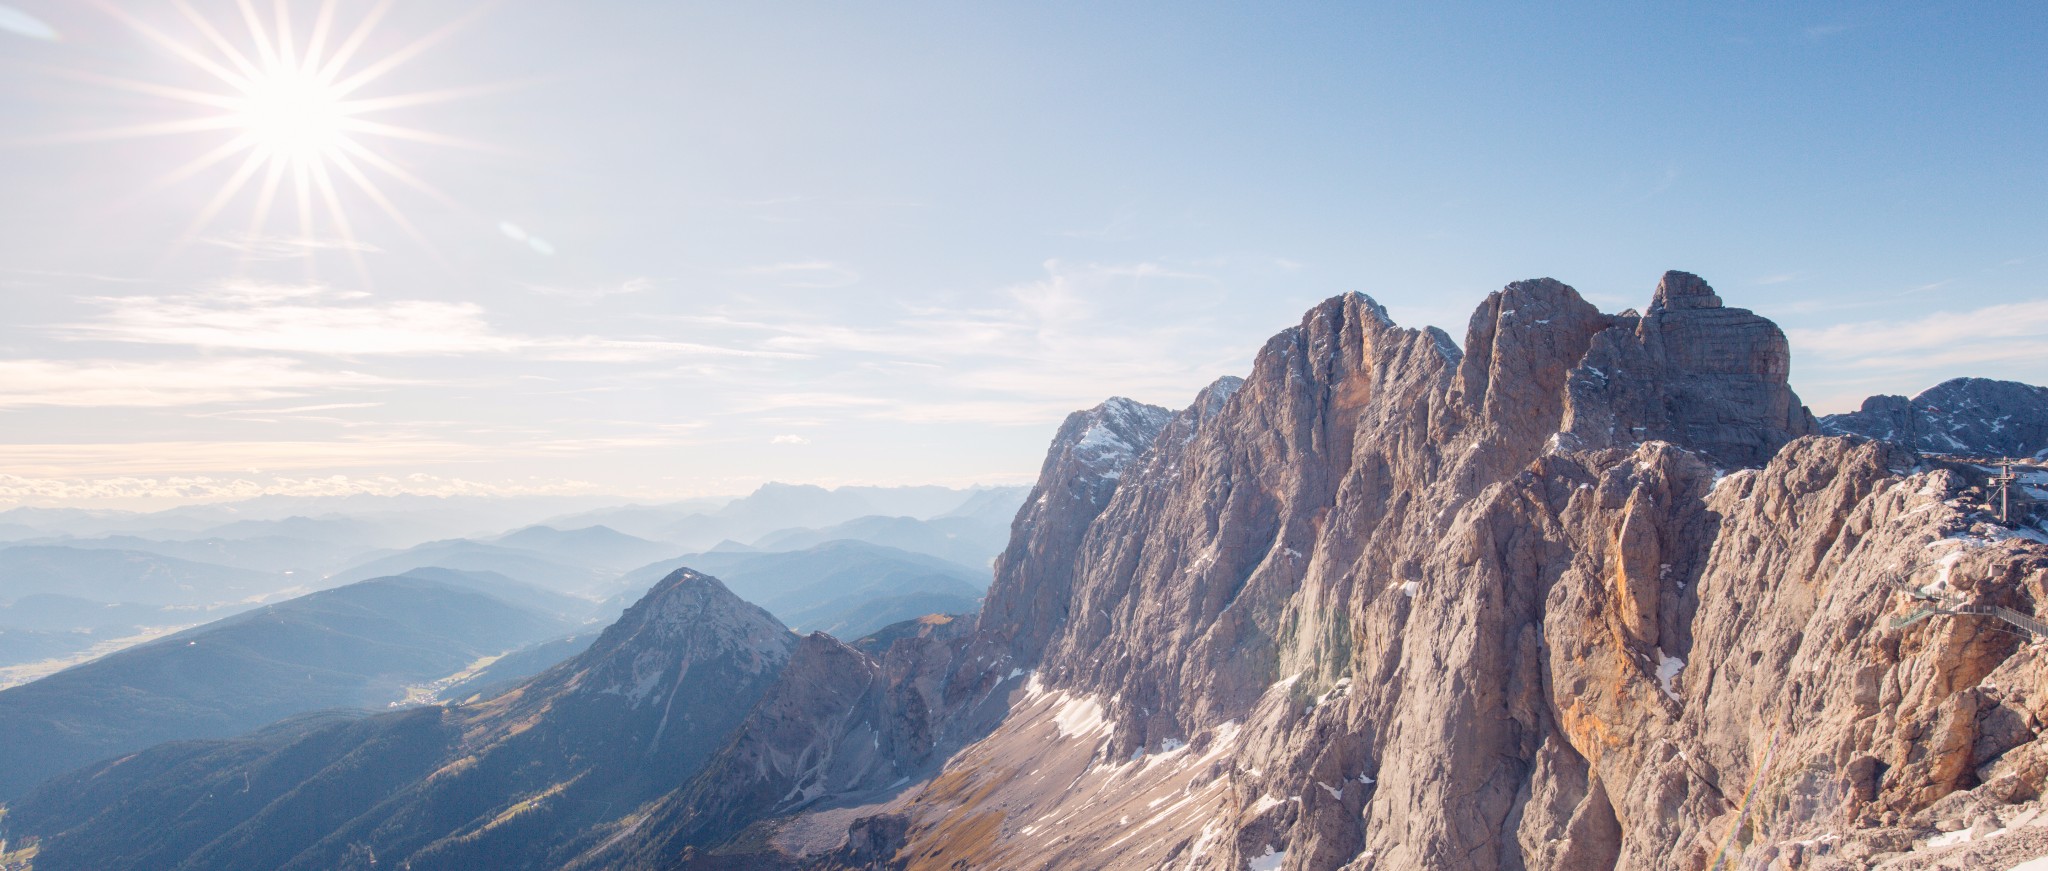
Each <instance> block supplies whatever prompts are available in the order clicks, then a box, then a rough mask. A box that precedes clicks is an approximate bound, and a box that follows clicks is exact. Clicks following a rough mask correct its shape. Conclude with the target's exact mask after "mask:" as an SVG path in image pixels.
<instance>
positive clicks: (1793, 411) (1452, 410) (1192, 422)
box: [819, 273, 2048, 871]
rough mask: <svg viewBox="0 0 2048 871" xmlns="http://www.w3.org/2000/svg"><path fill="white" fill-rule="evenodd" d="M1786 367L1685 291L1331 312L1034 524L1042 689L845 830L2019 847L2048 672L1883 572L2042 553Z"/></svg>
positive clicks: (1942, 580) (1394, 842)
mask: <svg viewBox="0 0 2048 871" xmlns="http://www.w3.org/2000/svg"><path fill="white" fill-rule="evenodd" d="M1788 361H1789V355H1788V353H1787V347H1786V342H1785V338H1784V336H1783V333H1782V332H1780V331H1779V330H1778V329H1777V327H1776V326H1775V325H1772V324H1771V323H1770V322H1769V321H1767V320H1764V319H1762V318H1760V317H1757V316H1755V315H1753V314H1751V313H1749V312H1746V311H1742V310H1740V309H1730V308H1727V307H1725V306H1724V305H1722V303H1721V300H1720V299H1719V298H1718V296H1716V295H1715V294H1714V293H1713V291H1712V290H1711V289H1710V288H1708V287H1707V285H1706V284H1705V283H1704V282H1702V281H1700V280H1699V279H1697V278H1696V277H1693V276H1690V275H1686V274H1684V273H1669V274H1667V275H1666V276H1665V278H1664V280H1663V281H1662V282H1661V283H1660V285H1659V287H1658V289H1657V292H1656V294H1655V295H1654V297H1653V299H1652V302H1651V305H1650V306H1649V308H1648V309H1647V310H1646V313H1645V314H1642V315H1636V314H1634V313H1623V314H1621V315H1606V314H1602V313H1600V312H1599V311H1597V310H1596V309H1595V308H1594V307H1592V306H1591V305H1589V304H1587V303H1586V302H1585V301H1584V300H1582V299H1581V298H1580V297H1579V296H1578V294H1577V293H1576V292H1574V291H1572V290H1571V288H1569V287H1566V286H1565V285H1562V284H1560V283H1557V282H1555V281H1550V280H1538V281H1528V282H1519V283H1516V284H1513V285H1510V286H1508V287H1507V288H1505V289H1503V290H1502V291H1500V292H1499V293H1496V294H1493V295H1492V296H1490V297H1489V298H1488V299H1487V300H1486V301H1485V302H1484V303H1483V304H1482V305H1481V306H1480V308H1479V310H1478V312H1476V313H1475V315H1474V317H1473V319H1472V322H1471V324H1470V326H1469V328H1468V330H1467V337H1466V342H1465V347H1464V348H1463V349H1462V350H1461V349H1459V348H1458V347H1457V346H1456V345H1454V344H1453V343H1451V342H1450V340H1449V339H1448V337H1446V336H1444V335H1443V334H1442V333H1441V332H1438V331H1435V330H1411V329H1403V328H1400V327H1397V326H1395V325H1394V324H1393V323H1392V322H1391V321H1390V320H1389V319H1388V318H1387V317H1386V315H1385V312H1384V310H1382V309H1381V308H1380V307H1379V306H1378V305H1376V304H1374V303H1373V302H1372V301H1371V300H1370V299H1367V298H1365V297H1363V296H1358V295H1348V296H1342V297H1338V298H1335V299H1332V300H1329V301H1328V302H1326V303H1324V304H1322V305H1320V306H1318V307H1316V308H1315V309H1313V310H1311V311H1310V312H1309V313H1308V314H1307V315H1306V316H1305V317H1304V319H1303V321H1302V323H1301V324H1300V325H1299V326H1297V327H1295V328H1292V329H1290V330H1288V331H1286V332H1283V333H1281V334H1280V335H1279V336H1276V337H1275V338H1274V339H1273V340H1272V341H1271V342H1269V343H1268V344H1267V346H1266V347H1265V349H1264V350H1263V351H1262V352H1261V353H1260V355H1259V357H1258V359H1257V361H1256V362H1255V364H1254V367H1253V371H1252V373H1251V375H1250V376H1249V377H1248V378H1246V379H1245V382H1244V384H1243V385H1242V387H1241V388H1239V389H1237V390H1236V391H1235V392H1234V394H1233V395H1231V396H1230V397H1229V398H1228V399H1227V400H1226V401H1224V402H1222V403H1221V404H1220V408H1218V409H1216V410H1214V411H1213V413H1212V412H1209V411H1206V410H1205V411H1202V412H1200V413H1196V412H1195V410H1193V409H1191V410H1190V412H1186V413H1183V414H1182V415H1181V416H1180V417H1179V418H1177V419H1176V420H1175V422H1173V423H1171V424H1169V425H1167V426H1166V427H1165V428H1164V431H1165V432H1169V433H1171V434H1172V435H1171V437H1168V436H1165V435H1162V436H1161V437H1159V438H1157V439H1155V440H1154V441H1153V442H1152V443H1151V444H1150V445H1149V446H1148V447H1147V448H1146V449H1145V450H1144V451H1143V452H1142V453H1141V455H1139V456H1137V457H1135V458H1134V459H1132V460H1131V461H1130V462H1129V463H1128V464H1127V465H1126V466H1125V467H1124V471H1123V473H1122V474H1121V476H1120V477H1119V478H1118V479H1117V481H1116V485H1115V487H1114V488H1113V490H1112V491H1111V492H1110V493H1109V495H1108V498H1107V499H1106V504H1103V505H1102V506H1101V507H1100V508H1097V507H1095V504H1094V503H1092V502H1091V503H1089V504H1088V506H1087V507H1086V509H1084V510H1085V511H1087V512H1092V514H1090V515H1089V516H1088V517H1086V518H1085V520H1084V519H1083V518H1081V517H1079V516H1070V517H1065V518H1061V517H1054V516H1046V515H1040V516H1039V517H1038V520H1037V524H1036V525H1035V526H1033V527H1029V528H1027V527H1025V526H1024V525H1023V524H1021V523H1020V525H1019V528H1018V539H1019V540H1018V542H1016V543H1014V544H1013V552H1014V551H1017V550H1019V549H1023V550H1026V551H1028V552H1030V553H1031V554H1032V557H1033V559H1035V560H1037V561H1039V562H1040V563H1042V564H1044V565H1048V566H1049V565H1058V566H1060V570H1059V572H1058V577H1059V578H1060V581H1059V585H1060V587H1059V588H1060V590H1061V591H1063V592H1064V594H1065V596H1066V602H1067V604H1066V607H1065V608H1064V610H1063V611H1062V610H1061V609H1059V608H1056V607H1036V608H1024V607H1019V606H1018V605H1017V604H1016V603H1015V602H1014V601H1009V600H1028V599H1029V598H1030V596H1032V595H1035V594H1037V593H1041V592H1044V591H1041V590H1033V589H1030V588H1029V585H1026V584H1013V585H1010V586H1008V587H1005V588H1002V589H997V590H992V591H991V594H990V600H989V603H990V608H989V610H988V611H986V612H985V614H984V617H983V620H982V624H981V628H980V632H981V633H982V635H981V636H977V637H995V638H1036V637H1039V636H1040V635H1041V634H1042V636H1043V637H1044V638H1046V639H1047V640H1046V642H1045V644H1044V646H1043V653H1042V654H1041V655H1039V656H1037V657H1035V658H1034V657H1033V656H1032V655H1031V654H1030V653H1029V651H1028V649H1012V650H1011V651H1010V656H1011V659H1010V660H1008V661H1007V662H1006V664H1005V666H1004V667H1005V668H1017V667H1028V666H1030V665H1032V664H1033V663H1034V661H1035V663H1036V665H1037V669H1036V671H1035V673H1034V674H1033V676H1032V678H1031V680H1030V681H1029V683H1028V685H1027V686H1025V687H1023V688H1021V689H1018V690H1013V691H1011V695H1010V699H1011V701H1010V707H1009V709H1008V713H1007V715H1006V716H1005V717H1004V719H1003V720H1002V721H1001V722H1000V723H999V724H998V725H996V726H995V728H994V730H993V731H992V732H991V733H990V734H988V736H987V737H985V738H983V739H981V740H980V741H977V742H975V743H974V744H972V745H971V746H968V747H966V748H964V749H963V750H961V751H960V752H958V753H957V754H955V755H953V756H951V758H950V759H948V760H947V762H946V764H945V767H944V769H943V771H942V772H941V773H940V774H939V775H937V776H936V777H935V778H933V779H932V780H930V781H929V782H928V783H927V784H926V785H925V786H924V787H922V788H921V789H920V790H918V791H917V792H915V793H913V794H911V795H909V796H906V797H899V798H897V799H894V800H892V801H890V802H888V803H885V804H883V805H878V806H876V807H874V808H872V810H873V811H874V813H872V814H868V815H866V816H863V817H862V818H863V819H865V820H868V821H869V824H868V827H867V828H864V829H862V832H863V839H862V840H861V842H860V844H859V846H860V851H861V855H865V856H878V855H880V852H882V851H880V848H878V847H877V845H876V844H875V843H874V837H875V833H876V832H881V831H887V832H890V833H895V832H899V831H900V838H901V841H900V842H898V843H897V844H896V846H897V849H896V851H895V852H894V853H893V855H891V857H890V858H889V860H888V861H887V863H884V865H878V866H876V867H903V868H912V869H916V868H940V867H977V868H1044V869H1054V868H1075V867H1132V868H1150V867H1174V868H1189V869H1200V868H1219V869H1221V868H1228V869H1238V868H1243V867H1246V866H1247V864H1248V863H1249V864H1252V867H1259V868H1268V867H1271V868H1280V869H1288V871H1293V869H1336V868H1343V869H1356V871H1364V869H1410V868H1432V869H1474V871H1481V869H1483V871H1496V869H1516V871H1523V869H1529V871H1533V869H1572V871H1576V869H1611V868H1626V869H1707V868H1712V867H1716V865H1717V863H1718V864H1719V865H1720V866H1721V867H1764V866H1766V865H1769V864H1770V863H1773V862H1778V863H1780V864H1781V865H1783V867H1808V866H1814V867H1818V866H1817V865H1814V864H1813V863H1818V862H1824V861H1851V860H1849V859H1847V858H1845V857H1847V856H1849V855H1850V854H1857V855H1861V856H1864V857H1877V856H1880V855H1883V854H1885V853H1899V852H1901V851H1904V853H1903V855H1911V854H1912V852H1911V851H1913V850H1915V849H1919V850H1922V851H1925V850H1927V849H1931V848H1929V847H1928V846H1927V845H1928V838H1929V837H1930V836H1931V835H1932V834H1933V829H1932V827H1933V826H1934V825H1935V823H1936V821H1935V820H1934V819H1932V818H1931V817H1930V814H1939V813H1940V812H1941V811H1940V808H1941V807H1942V806H1943V803H1944V802H1949V803H1957V802H1961V803H1962V804H1963V805H1967V806H1968V807H1969V808H1976V809H1978V810H1977V811H1976V812H1978V813H1979V814H1980V815H1981V814H1991V815H1993V817H1995V818H2000V819H2003V818H2005V817H2011V818H2014V819H2017V818H2018V812H2017V811H2016V810H2011V809H2013V808H2016V807H2018V805H2016V804H2015V803H2021V804H2023V803H2026V802H2032V801H2036V800H2037V799H2038V794H2039V791H2040V789H2039V784H2040V782H2041V781H2040V780H2039V779H2038V777H2036V776H2037V775H2038V774H2039V773H2041V772H2043V771H2044V770H2048V769H2044V767H2043V766H2044V760H2048V744H2044V743H2043V742H2042V741H2041V734H2042V732H2043V722H2044V719H2048V718H2044V717H2043V711H2042V709H2041V704H2042V701H2041V700H2040V699H2037V698H2035V697H2036V696H2037V695H2039V693H2036V692H2035V691H2033V690H2024V689H2018V688H2020V687H2029V686H2031V687H2038V686H2041V685H2043V683H2042V679H2043V678H2044V677H2048V671H2044V668H2048V657H2043V656H2041V651H2040V649H2038V648H2030V647H2028V646H2026V644H2025V643H2024V641H2023V639H2021V638H2019V637H2018V636H2016V635H2014V634H2012V633H2010V632H2006V631H2003V630H2001V629H2000V628H1999V626H1998V625H1997V624H1996V623H1995V621H1991V620H1989V619H1988V618H1984V617H1978V616H1962V617H1937V618H1935V619H1931V620H1921V621H1918V622H1916V623H1913V624H1911V625H1907V626H1904V627H1894V626H1893V625H1892V622H1891V621H1892V619H1893V618H1895V617H1900V616H1903V615H1907V614H1909V613H1911V609H1912V608H1913V607H1916V605H1915V604H1914V603H1912V602H1911V601H1910V600H1909V599H1908V598H1907V597H1906V596H1905V595H1904V594H1902V593H1900V592H1899V590H1900V588H1899V587H1898V586H1897V585H1898V584H1906V585H1908V586H1910V587H1914V588H1918V587H1922V586H1929V585H1934V586H1938V587H1939V588H1940V589H1943V590H1953V591H1959V592H1960V593H1961V594H1962V595H1963V596H1965V597H1966V598H1968V599H1969V600H1971V601H1973V602H1977V603H1982V604H1992V603H2002V604H2003V605H2004V606H2006V607H2010V608H2013V609H2015V610H2018V611H2021V612H2025V613H2030V614H2032V613H2039V611H2040V605H2039V604H2038V603H2040V602H2042V601H2043V597H2044V596H2048V589H2044V584H2048V546H2044V545H2043V541H2044V540H2048V537H2044V536H2042V535H2040V534H2039V533H2035V532H2026V531H2024V530H2022V531H2019V532H2015V531H2013V530H2007V529H2003V528H1996V527H1991V526H1986V525H1985V522H1984V521H1985V515H1984V514H1982V512H1981V510H1980V508H1981V506H1978V505H1975V504H1973V503H1972V502H1970V496H1969V494H1970V492H1971V491H1970V489H1969V482H1967V481H1964V480H1962V479H1961V478H1960V477H1959V476H1958V475H1957V473H1956V472H1954V471H1952V470H1948V469H1943V468H1929V467H1925V466H1922V465H1919V461H1918V458H1917V457H1916V456H1915V455H1913V454H1912V453H1910V452H1908V451H1905V450H1901V449H1899V448H1897V447H1894V446H1891V445H1887V444H1884V443H1879V442H1870V441H1864V440H1860V439H1843V438H1821V437H1816V432H1817V425H1816V422H1815V421H1814V420H1813V418H1812V417H1811V415H1809V414H1808V413H1807V412H1806V410H1805V409H1804V408H1803V407H1802V406H1801V405H1800V404H1799V402H1798V399H1797V397H1796V396H1795V395H1794V394H1793V393H1792V391H1791V390H1790V389H1789V387H1788V386H1787V375H1788ZM1201 405H1202V404H1201V403H1198V406H1201ZM1059 450H1060V449H1059V448H1058V447H1056V448H1055V453H1056V454H1057V453H1058V452H1059ZM1028 510H1029V509H1027V511H1028ZM1077 528H1079V530H1080V531H1079V532H1078V533H1077V532H1076V531H1075V530H1076V529H1077ZM1032 529H1056V530H1060V531H1061V538H1060V541H1061V542H1063V544H1062V545H1061V546H1060V547H1057V548H1056V547H1044V548H1038V549H1035V550H1033V549H1032V547H1033V546H1032V543H1031V542H1030V541H1029V540H1028V539H1029V538H1030V537H1031V535H1032V534H1033V533H1032ZM1047 613H1059V614H1061V615H1062V617H1063V619H1056V620H1055V621H1054V622H1052V623H1047V624H1041V625H1039V626H1035V627H1027V626H1014V625H1008V624H1006V622H1005V621H1015V620H1019V619H1029V617H1028V615H1031V614H1047ZM961 667H962V668H964V669H965V671H972V669H973V668H974V667H975V666H974V664H973V663H971V662H970V663H966V664H963V665H962V666H961ZM980 686H987V683H986V682H984V683H982V684H980ZM998 689H1000V686H999V687H998ZM2028 777H2036V779H2034V780H2028V779H2027V778H2028ZM1957 796H1964V797H1965V798H1957ZM1998 814H2004V815H2005V817H1998V816H1997V815H1998ZM883 821H886V822H887V823H888V824H887V825H886V826H883V825H881V823H882V822H883ZM890 837H899V835H894V834H892V835H890ZM846 844H847V847H846V849H851V848H852V847H853V846H854V845H855V844H854V841H853V840H848V841H847V842H846ZM838 855H850V854H847V853H844V852H843V851H842V853H841V854H838ZM1793 857H1796V859H1795V858H1793ZM1893 858H1897V857H1893ZM819 861H820V862H821V863H822V864H821V865H820V866H819V867H834V866H833V865H831V863H830V862H826V861H825V860H824V859H823V858H822V857H821V858H820V859H819ZM834 861H838V860H834ZM1792 861H1796V862H1798V863H1803V864H1797V865H1793V864H1784V863H1787V862H1792ZM1855 861H1862V860H1855ZM1773 867H1777V866H1773ZM1842 867H1867V866H1866V865H1844V866H1842Z"/></svg>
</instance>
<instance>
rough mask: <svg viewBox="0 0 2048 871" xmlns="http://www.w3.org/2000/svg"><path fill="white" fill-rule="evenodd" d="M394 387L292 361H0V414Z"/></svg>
mask: <svg viewBox="0 0 2048 871" xmlns="http://www.w3.org/2000/svg"><path fill="white" fill-rule="evenodd" d="M393 383H396V382H393V381H390V380H387V379H383V378H378V377H375V376H371V375H365V374H362V373H357V372H321V371H315V370H312V369H308V368H306V367H304V366H302V365H301V364H299V363H298V362H297V361H294V360H287V359H279V358H269V357H249V358H239V359H216V360H155V361H140V362H138V361H129V360H0V408H23V407H34V406H42V407H72V408H173V407H181V406H191V405H211V404H218V403H229V402H254V401H261V400H267V399H282V398H289V397H296V396H305V395H308V394H312V393H316V392H321V391H329V390H335V389H340V388H362V387H375V386H384V385H390V384H393Z"/></svg>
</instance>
